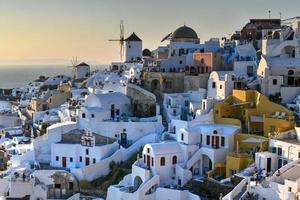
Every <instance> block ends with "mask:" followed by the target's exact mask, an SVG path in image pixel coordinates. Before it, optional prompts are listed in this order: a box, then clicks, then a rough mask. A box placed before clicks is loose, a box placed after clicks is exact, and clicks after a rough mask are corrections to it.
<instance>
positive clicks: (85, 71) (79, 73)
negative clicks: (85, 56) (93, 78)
mask: <svg viewBox="0 0 300 200" xmlns="http://www.w3.org/2000/svg"><path fill="white" fill-rule="evenodd" d="M73 70H74V71H73V77H74V78H75V79H82V78H88V77H89V76H90V73H91V72H90V66H89V65H88V64H86V63H85V62H82V63H80V64H78V65H76V66H75V67H74V68H73Z"/></svg>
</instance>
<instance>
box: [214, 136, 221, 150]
mask: <svg viewBox="0 0 300 200" xmlns="http://www.w3.org/2000/svg"><path fill="white" fill-rule="evenodd" d="M219 138H220V137H219V136H216V137H215V139H216V141H215V147H216V148H217V149H218V148H219Z"/></svg>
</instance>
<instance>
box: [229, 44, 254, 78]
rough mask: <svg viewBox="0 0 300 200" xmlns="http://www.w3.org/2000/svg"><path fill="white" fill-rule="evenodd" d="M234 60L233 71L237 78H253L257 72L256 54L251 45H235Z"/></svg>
mask: <svg viewBox="0 0 300 200" xmlns="http://www.w3.org/2000/svg"><path fill="white" fill-rule="evenodd" d="M235 54H236V57H235V60H234V62H233V71H234V74H235V76H237V77H239V76H240V77H245V78H247V77H253V76H256V71H257V62H258V61H257V55H256V54H257V53H256V50H255V48H254V46H253V44H252V43H246V44H241V45H237V46H236V47H235Z"/></svg>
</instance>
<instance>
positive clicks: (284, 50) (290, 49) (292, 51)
mask: <svg viewBox="0 0 300 200" xmlns="http://www.w3.org/2000/svg"><path fill="white" fill-rule="evenodd" d="M295 53H296V49H295V47H294V46H285V47H284V48H282V50H281V54H285V55H288V57H290V58H295Z"/></svg>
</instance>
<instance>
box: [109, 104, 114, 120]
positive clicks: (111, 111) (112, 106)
mask: <svg viewBox="0 0 300 200" xmlns="http://www.w3.org/2000/svg"><path fill="white" fill-rule="evenodd" d="M110 117H111V118H112V119H115V104H112V105H111V106H110Z"/></svg>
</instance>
